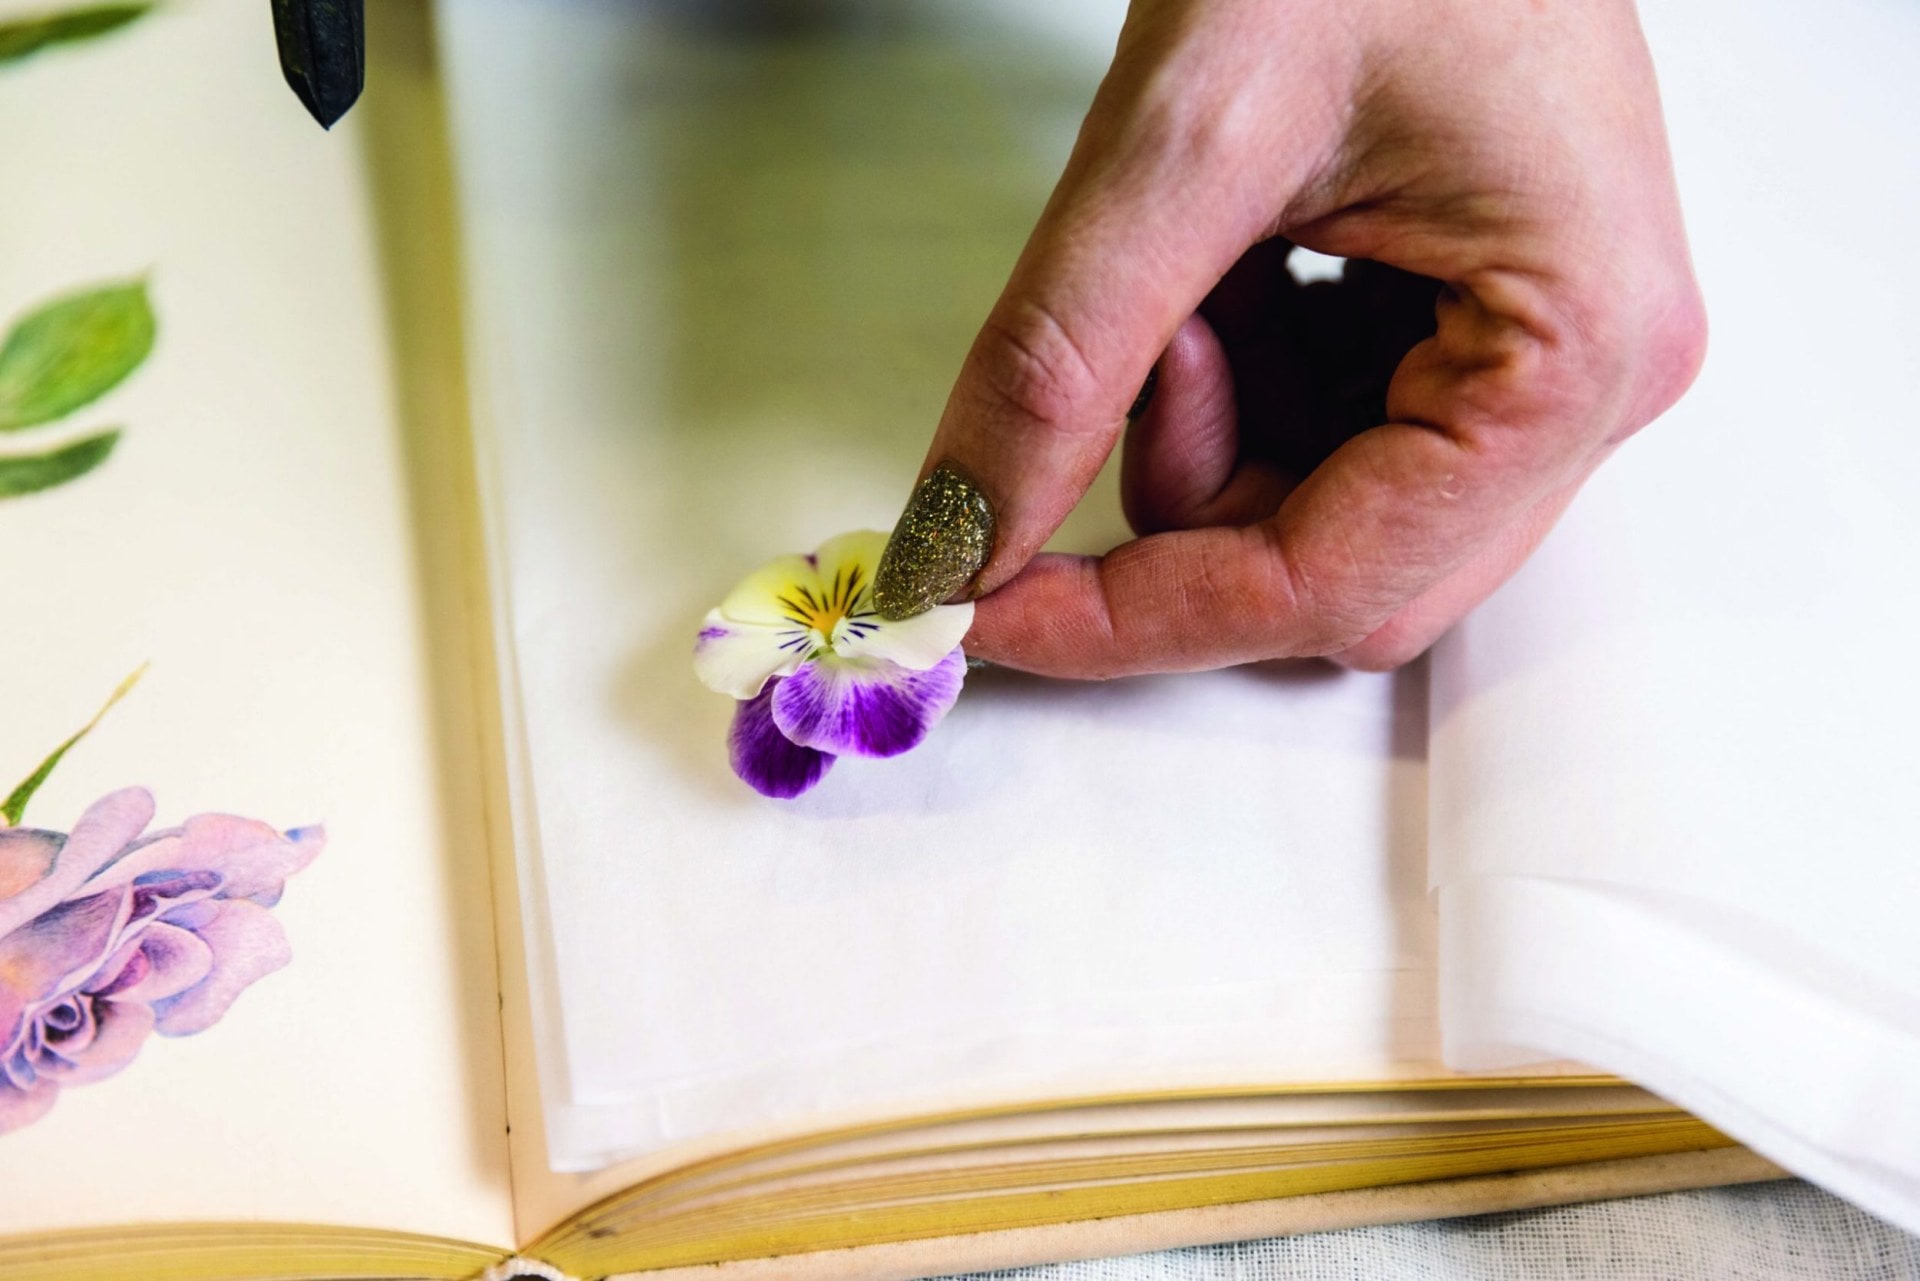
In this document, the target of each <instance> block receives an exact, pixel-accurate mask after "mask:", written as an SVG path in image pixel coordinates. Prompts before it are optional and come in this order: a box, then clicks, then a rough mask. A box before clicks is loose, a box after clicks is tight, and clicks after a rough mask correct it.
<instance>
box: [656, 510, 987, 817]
mask: <svg viewBox="0 0 1920 1281" xmlns="http://www.w3.org/2000/svg"><path fill="white" fill-rule="evenodd" d="M886 545H887V536H886V535H885V534H883V533H881V532H879V531H877V530H858V531H856V532H854V533H851V534H842V535H840V536H839V537H838V538H834V539H830V540H829V541H827V542H826V543H824V544H822V545H821V547H820V548H819V550H818V551H816V552H814V553H813V554H812V555H811V556H782V557H781V558H780V559H778V560H776V561H773V562H771V563H770V564H767V565H764V566H762V567H761V568H759V569H757V570H755V571H754V572H753V573H751V574H749V575H747V577H746V578H745V579H743V580H742V581H741V582H740V584H739V585H738V586H736V587H735V588H734V589H733V590H732V591H731V592H729V593H727V597H726V599H725V600H723V601H721V602H720V607H719V608H718V609H716V610H713V611H712V612H711V613H709V614H708V615H707V616H706V618H705V620H704V621H703V622H702V624H701V627H700V636H699V639H698V640H697V641H695V643H694V649H693V668H694V671H695V673H696V674H698V676H699V677H700V679H701V681H702V682H704V683H705V684H706V686H707V688H709V689H712V690H716V691H718V692H720V693H722V694H728V695H731V696H732V697H734V698H736V699H739V700H740V705H739V707H737V708H736V709H735V710H734V714H733V729H732V731H731V732H730V733H729V734H728V736H727V747H728V755H729V757H730V758H731V759H732V762H733V770H734V773H736V774H738V775H739V776H740V777H741V778H742V779H744V780H746V782H747V783H748V784H749V785H750V786H752V787H753V788H754V790H756V791H758V792H761V793H764V794H765V795H767V796H777V797H783V798H784V797H792V796H798V795H800V793H802V792H804V791H806V790H807V789H808V788H810V787H812V786H813V785H814V784H815V783H818V782H819V781H820V780H821V778H823V777H824V776H825V775H826V772H827V770H828V769H829V768H830V767H831V766H832V765H833V761H834V758H835V757H837V756H898V755H899V754H900V753H901V752H904V751H906V750H907V749H909V748H911V747H914V746H916V745H917V744H918V743H919V742H920V740H921V739H923V738H925V737H926V736H927V731H929V730H931V729H932V728H933V727H934V725H936V724H937V723H938V722H939V720H940V718H941V717H942V716H945V715H946V714H947V709H949V708H951V707H952V706H953V703H954V700H955V699H957V698H958V697H959V696H960V683H961V681H962V680H963V679H965V677H966V671H967V660H966V655H965V654H963V653H962V652H961V650H960V641H961V638H962V637H964V636H965V635H966V634H967V628H968V627H970V626H972V624H973V605H972V603H971V602H968V603H963V604H959V605H939V606H935V607H934V608H933V609H931V610H928V611H927V612H926V613H924V614H919V615H917V616H915V617H913V618H909V619H906V620H904V621H901V622H889V621H887V620H886V619H883V618H881V617H880V616H879V615H878V614H877V613H875V612H874V608H873V592H872V585H873V574H874V570H875V569H876V568H877V567H878V566H879V564H880V553H881V552H882V551H883V550H885V548H886Z"/></svg>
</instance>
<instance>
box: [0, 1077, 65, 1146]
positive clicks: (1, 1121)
mask: <svg viewBox="0 0 1920 1281" xmlns="http://www.w3.org/2000/svg"><path fill="white" fill-rule="evenodd" d="M59 1097H60V1086H59V1083H58V1082H55V1081H41V1082H40V1083H39V1084H37V1085H35V1086H33V1087H32V1088H30V1089H24V1090H23V1089H20V1088H18V1087H17V1086H13V1085H9V1084H7V1083H6V1082H5V1081H0V1134H5V1133H6V1132H7V1131H8V1130H18V1129H20V1128H21V1127H22V1126H27V1125H32V1124H33V1123H34V1122H35V1121H38V1120H39V1119H40V1118H41V1117H43V1116H45V1115H46V1114H47V1109H48V1108H50V1107H52V1106H53V1102H54V1100H55V1099H57V1098H59Z"/></svg>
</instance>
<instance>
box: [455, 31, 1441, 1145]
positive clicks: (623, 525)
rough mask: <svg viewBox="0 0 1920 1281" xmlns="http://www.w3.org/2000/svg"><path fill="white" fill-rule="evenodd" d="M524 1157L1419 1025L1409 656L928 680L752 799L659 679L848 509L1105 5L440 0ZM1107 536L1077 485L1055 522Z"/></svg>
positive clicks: (934, 386)
mask: <svg viewBox="0 0 1920 1281" xmlns="http://www.w3.org/2000/svg"><path fill="white" fill-rule="evenodd" d="M440 17H441V26H442V36H443V48H444V50H445V52H446V57H447V75H448V81H449V89H450V93H451V95H452V111H453V120H454V125H455V138H456V144H457V150H458V158H459V161H460V168H461V179H462V215H463V219H464V220H465V223H466V232H467V250H468V253H467V262H468V277H467V278H468V281H469V285H470V302H471V308H472V312H471V315H472V318H473V325H472V329H471V335H470V336H471V351H472V355H473V367H474V370H475V374H476V378H475V386H476V389H477V394H478V398H479V401H480V403H479V404H478V406H477V410H478V416H479V418H480V420H481V421H482V423H483V425H484V427H485V428H486V431H485V433H484V434H485V435H486V437H487V438H488V439H487V442H486V444H487V452H489V453H490V455H491V458H492V464H493V480H494V484H493V489H492V495H491V497H492V500H493V502H492V511H491V514H492V515H493V516H494V517H495V520H496V533H497V534H499V535H500V538H499V543H498V545H497V547H496V551H497V554H498V559H497V565H496V568H497V569H498V571H499V575H500V577H499V582H500V585H501V586H502V587H503V589H504V595H503V608H504V615H503V619H502V626H501V630H500V639H501V643H502V647H503V648H502V657H503V659H504V661H505V663H506V665H507V679H506V682H505V688H506V691H507V695H508V698H509V701H510V710H511V711H512V713H513V717H512V719H511V720H510V723H509V726H508V735H507V740H508V746H509V749H510V751H512V752H513V753H515V754H516V760H517V764H518V765H519V766H520V767H521V768H520V772H519V775H518V777H517V779H516V782H517V783H518V784H519V785H520V790H519V792H518V793H517V794H516V796H515V801H516V804H517V807H518V809H517V813H516V815H515V818H516V831H517V834H518V835H520V836H521V837H523V838H524V839H523V840H522V841H521V857H522V862H521V866H520V871H521V873H522V878H521V893H522V896H523V901H524V903H525V905H526V907H525V910H526V921H527V927H528V943H529V947H528V954H529V966H530V969H531V971H532V974H531V978H532V982H531V993H530V995H531V1012H532V1015H533V1020H534V1027H535V1029H536V1036H535V1041H536V1042H537V1045H538V1049H539V1052H540V1054H541V1056H542V1057H541V1061H540V1065H539V1066H540V1070H541V1075H542V1086H543V1092H544V1095H545V1101H546V1106H547V1113H546V1125H547V1138H548V1148H549V1154H550V1155H551V1157H552V1158H553V1159H554V1161H555V1162H556V1163H558V1164H560V1165H562V1166H564V1167H568V1168H574V1169H584V1168H590V1167H593V1166H597V1165H600V1164H603V1163H605V1162H607V1161H609V1160H611V1159H614V1158H617V1157H619V1156H622V1155H631V1154H633V1153H636V1152H642V1151H648V1150H655V1149H658V1148H660V1147H661V1146H663V1145H666V1144H671V1143H677V1142H682V1141H686V1140H697V1139H703V1138H705V1137H707V1136H712V1135H715V1134H718V1133H721V1132H724V1131H729V1130H735V1129H742V1128H744V1129H753V1128H755V1127H762V1126H765V1125H769V1124H775V1123H801V1122H805V1121H806V1120H808V1119H809V1118H815V1119H822V1120H824V1119H827V1118H832V1117H835V1116H839V1115H842V1114H844V1113H845V1112H846V1111H847V1110H848V1109H852V1108H856V1107H862V1108H864V1107H877V1106H880V1104H881V1102H882V1101H883V1100H892V1101H894V1102H895V1103H897V1104H898V1105H899V1106H909V1105H914V1104H916V1103H918V1104H920V1105H932V1104H937V1103H939V1102H943V1101H945V1100H947V1099H948V1098H950V1097H952V1096H954V1095H955V1094H961V1093H965V1094H970V1095H975V1096H978V1095H982V1094H990V1093H995V1092H998V1093H1000V1094H1001V1096H1002V1097H1006V1096H1008V1095H1010V1094H1024V1095H1031V1094H1042V1093H1050V1092H1056V1093H1057V1092H1061V1091H1065V1092H1077V1091H1081V1090H1086V1089H1089V1088H1102V1087H1105V1086H1119V1085H1123V1084H1125V1085H1131V1086H1134V1087H1136V1088H1137V1087H1139V1086H1142V1085H1153V1084H1165V1083H1170V1082H1172V1081H1174V1080H1175V1079H1179V1080H1183V1081H1185V1080H1190V1079H1192V1078H1193V1077H1194V1076H1196V1075H1209V1074H1210V1075H1211V1076H1212V1077H1213V1078H1215V1079H1231V1080H1236V1081H1239V1080H1246V1079H1262V1080H1284V1079H1290V1078H1291V1079H1298V1078H1303V1077H1304V1078H1322V1077H1329V1076H1333V1077H1338V1076H1344V1075H1361V1076H1364V1075H1373V1074H1380V1073H1385V1072H1387V1071H1390V1070H1391V1068H1392V1066H1393V1065H1394V1064H1396V1063H1398V1062H1402V1061H1406V1060H1425V1059H1429V1058H1430V1057H1431V1055H1432V1052H1433V1049H1434V1045H1433V1023H1432V1006H1431V999H1430V998H1431V991H1432V972H1431V951H1430V949H1431V944H1432V935H1431V917H1430V915H1429V912H1428V909H1427V904H1426V901H1425V895H1424V865H1423V854H1424V850H1423V837H1424V805H1425V802H1424V784H1425V768H1424V762H1423V760H1422V747H1423V742H1424V731H1423V728H1422V721H1421V715H1422V708H1423V702H1424V695H1423V690H1422V684H1421V682H1422V679H1423V677H1422V675H1421V673H1419V672H1418V671H1414V672H1410V673H1407V674H1405V675H1403V676H1401V677H1399V678H1391V677H1375V676H1366V675H1361V674H1346V675H1342V674H1339V673H1336V672H1334V671H1333V670H1331V669H1324V670H1323V669H1311V668H1299V669H1249V670H1242V671H1236V672H1226V673H1216V674H1211V675H1208V676H1203V677H1196V678H1182V679H1170V680H1145V681H1135V682H1123V683H1117V684H1114V685H1110V686H1105V687H1096V686H1070V685H1053V684H1048V683H1045V682H1039V681H1031V680H1025V679H1022V678H1020V677H1017V676H1014V675H1011V674H1008V673H1004V672H1000V673H986V674H981V675H978V676H976V677H974V678H972V680H971V681H970V684H969V688H968V690H967V692H966V693H965V694H964V695H963V697H962V699H961V702H960V704H959V707H958V709H957V710H956V711H955V712H954V714H953V715H952V716H951V717H949V718H948V720H947V721H946V722H945V723H944V724H943V725H942V726H941V727H940V729H939V730H938V731H937V733H936V734H935V735H934V737H933V738H932V739H930V740H929V742H928V743H927V745H926V746H925V747H924V748H922V749H920V750H918V751H916V752H915V753H913V754H911V755H910V756H908V757H905V758H901V759H899V760H896V761H892V762H885V763H880V762H874V763H869V762H861V761H846V762H842V763H841V765H840V766H838V767H836V773H835V774H834V775H832V776H831V777H830V778H829V780H828V782H827V783H826V784H825V785H823V786H822V787H821V788H820V789H819V790H818V791H817V792H815V793H813V794H812V795H810V796H809V797H807V798H805V799H804V800H803V801H802V802H799V803H797V804H794V805H791V806H782V805H778V804H775V803H772V802H764V801H762V800H761V799H760V798H757V797H755V796H753V795H752V794H751V793H749V792H748V791H747V790H746V789H745V788H744V786H743V785H741V784H740V783H739V782H738V781H737V780H735V779H734V778H733V777H732V776H731V775H730V773H729V772H728V770H727V766H726V758H725V752H724V736H725V732H726V724H727V718H728V716H729V715H730V713H731V705H730V704H729V703H728V702H727V701H726V700H725V699H724V698H721V697H719V696H717V695H712V694H709V693H707V692H705V691H703V690H702V689H700V688H699V686H698V685H697V683H696V682H695V681H694V679H693V677H692V675H691V672H690V670H689V663H688V654H689V647H690V644H691V637H692V636H693V633H694V631H695V630H696V629H697V626H698V620H699V618H700V615H701V613H702V611H703V610H704V609H705V608H706V607H707V606H708V605H710V604H711V603H712V602H713V600H714V599H717V596H718V594H720V593H722V592H724V591H725V589H726V587H727V586H728V585H729V583H730V582H731V581H732V580H733V579H734V578H735V577H737V576H738V575H739V574H740V573H742V572H743V571H745V570H746V569H748V568H750V567H752V566H753V565H754V564H755V563H756V562H757V561H759V560H761V559H764V558H766V557H769V556H771V555H773V554H775V553H777V552H780V551H783V550H788V549H792V548H805V547H809V546H811V545H812V544H813V543H814V542H816V541H818V540H819V539H821V538H822V537H824V536H826V535H828V534H831V533H833V532H836V531H838V530H841V529H845V528H849V527H857V526H863V525H864V526H884V525H886V524H888V523H890V522H891V521H892V519H893V517H894V516H895V515H896V514H897V511H898V504H899V502H900V501H901V498H902V496H903V495H904V492H905V490H906V487H907V485H908V483H909V481H910V479H911V477H912V475H913V472H914V468H915V466H916V465H917V463H918V460H919V457H920V454H921V452H922V451H923V449H924V448H925V443H926V439H927V435H928V433H929V431H930V430H931V426H932V424H933V422H934V421H935V420H936V418H937V415H938V412H939V407H940V402H941V400H942V399H943V398H944V396H945V393H946V390H947V387H948V385H949V383H950V380H951V378H952V375H953V372H954V370H955V369H956V368H957V367H958V364H959V361H960V358H961V356H962V354H963V353H964V351H965V348H966V345H967V343H968V341H969V340H970V339H971V337H972V335H973V332H974V330H975V328H976V327H977V325H978V323H979V320H980V317H982V316H983V315H984V314H985V313H986V310H987V308H988V306H989V305H990V303H991V300H992V297H993V294H994V292H995V291H996V290H997V288H998V286H999V283H1000V281H1001V280H1002V279H1003V278H1004V275H1005V272H1006V270H1007V269H1008V267H1009V266H1010V265H1011V262H1012V260H1013V257H1014V255H1015V253H1016V252H1017V251H1018V247H1019V244H1020V242H1021V240H1022V239H1023V238H1024V235H1025V232H1026V229H1027V228H1028V227H1029V226H1030V225H1031V222H1032V219H1033V218H1034V216H1035V215H1036V214H1037V213H1038V211H1039V208H1040V206H1041V204H1042V202H1043V201H1044V199H1045V195H1046V191H1047V189H1048V187H1049V186H1050V184H1051V182H1052V180H1053V177H1054V176H1055V174H1057V172H1058V167H1059V165H1060V163H1061V161H1062V160H1063V158H1064V153H1065V148H1066V146H1067V145H1068V144H1069V142H1070V140H1071V136H1072V133H1073V130H1074V128H1075V126H1076V125H1077V122H1078V119H1079V116H1080V114H1081V113H1082V112H1083V111H1084V108H1085V104H1086V100H1087V97H1088V95H1089V94H1090V93H1091V91H1092V88H1093V85H1094V83H1095V81H1096V80H1097V77H1098V74H1099V71H1100V68H1101V66H1102V65H1103V63H1104V59H1105V57H1106V53H1107V50H1108V49H1109V48H1110V45H1111V41H1112V39H1113V34H1114V32H1115V31H1116V30H1117V24H1118V21H1119V17H1120V9H1119V7H1118V6H1114V5H1085V6H1072V7H1066V6H1063V7H1060V8H1058V9H1050V10H1049V11H1048V15H1047V18H1046V19H1045V21H1041V22H1036V21H1034V20H1032V19H1030V18H1029V17H1027V16H1026V15H1025V14H1024V13H1021V12H1014V11H1012V9H1011V8H1010V9H1009V11H1008V12H1005V13H1001V12H994V11H987V10H981V9H979V8H977V7H974V6H969V5H952V6H925V7H921V8H918V9H913V10H904V9H903V10H899V11H897V12H896V11H893V10H888V11H887V12H886V13H885V14H884V15H883V14H881V13H880V12H879V11H877V10H876V12H875V15H874V20H873V22H872V23H871V24H867V25H863V24H858V23H855V24H851V25H844V24H837V23H833V22H827V21H821V22H819V23H818V24H816V25H809V24H808V22H805V21H800V22H798V24H797V25H776V27H775V28H774V29H772V30H769V31H755V30H753V29H752V28H751V26H750V25H749V26H746V27H738V28H736V27H733V26H730V25H729V24H726V23H715V22H708V21H702V20H698V19H697V18H696V17H693V16H690V15H689V14H688V13H686V12H684V11H677V10H676V11H667V10H656V9H651V8H648V7H646V6H624V5H548V4H541V3H524V2H523V3H514V2H507V0H484V2H481V0H476V2H474V3H464V2H463V3H460V4H454V5H447V6H443V7H442V9H441V10H440ZM1121 537H1124V527H1123V526H1122V525H1121V523H1120V521H1119V520H1118V513H1117V512H1116V511H1115V509H1114V502H1113V493H1112V489H1111V487H1110V485H1109V486H1103V487H1102V489H1101V490H1100V492H1099V494H1098V495H1097V496H1096V497H1095V499H1094V500H1092V501H1091V502H1090V504H1089V505H1088V513H1087V516H1086V518H1085V519H1084V520H1082V521H1081V522H1080V523H1079V524H1078V525H1077V526H1076V527H1075V529H1074V530H1072V531H1071V532H1070V534H1069V538H1070V539H1071V540H1072V541H1074V542H1076V543H1077V544H1078V545H1079V546H1081V547H1087V546H1102V545H1111V544H1112V543H1113V542H1115V541H1118V540H1119V539H1120V538H1121Z"/></svg>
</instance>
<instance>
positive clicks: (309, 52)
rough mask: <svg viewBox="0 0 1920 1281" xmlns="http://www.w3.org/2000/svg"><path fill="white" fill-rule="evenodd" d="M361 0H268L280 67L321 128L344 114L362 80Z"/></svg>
mask: <svg viewBox="0 0 1920 1281" xmlns="http://www.w3.org/2000/svg"><path fill="white" fill-rule="evenodd" d="M364 4H365V0H273V34H274V39H275V41H276V42H277V43H278V44H279V46H280V70H281V71H282V72H283V73H285V75H286V77H287V85H288V87H290V88H291V89H292V90H293V92H294V96H295V97H297V98H299V99H300V101H301V102H302V103H304V104H305V105H306V108H307V110H308V111H309V112H310V113H312V115H313V118H314V119H315V120H318V121H319V122H320V126H321V128H323V129H331V128H333V122H334V121H336V120H338V119H339V118H340V117H341V116H344V115H346V114H347V108H348V107H351V106H352V105H353V104H354V102H355V100H356V99H358V98H359V97H360V89H361V86H362V85H364V84H365V83H366V65H367V24H366V11H365V8H364Z"/></svg>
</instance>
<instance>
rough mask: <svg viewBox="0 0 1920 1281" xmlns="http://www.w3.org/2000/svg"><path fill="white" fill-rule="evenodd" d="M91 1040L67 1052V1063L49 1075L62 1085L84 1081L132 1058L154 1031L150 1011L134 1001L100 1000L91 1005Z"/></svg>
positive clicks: (112, 1070) (110, 1072) (108, 1073)
mask: <svg viewBox="0 0 1920 1281" xmlns="http://www.w3.org/2000/svg"><path fill="white" fill-rule="evenodd" d="M93 1017H94V1021H95V1024H96V1026H95V1029H94V1033H93V1041H92V1043H91V1044H89V1045H88V1046H87V1047H86V1049H85V1050H84V1051H81V1052H79V1053H76V1054H72V1055H66V1054H63V1055H62V1057H63V1058H70V1059H71V1063H70V1065H62V1066H64V1070H61V1068H60V1067H55V1068H53V1070H52V1071H51V1073H50V1075H53V1076H56V1077H58V1078H59V1080H60V1082H61V1083H62V1084H63V1085H86V1084H89V1083H90V1082H93V1081H100V1080H104V1079H106V1078H107V1077H110V1076H112V1075H113V1074H114V1073H115V1072H118V1071H119V1070H120V1069H121V1068H123V1067H125V1066H126V1065H127V1064H129V1063H131V1062H133V1056H134V1055H135V1054H138V1053H139V1052H140V1047H141V1046H142V1045H143V1044H145V1042H146V1039H147V1036H148V1034H149V1033H151V1032H152V1031H153V1011H152V1010H150V1009H148V1008H147V1007H146V1006H144V1005H141V1004H140V1003H138V1002H137V1001H100V1002H98V1003H96V1004H95V1005H94V1007H93Z"/></svg>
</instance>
